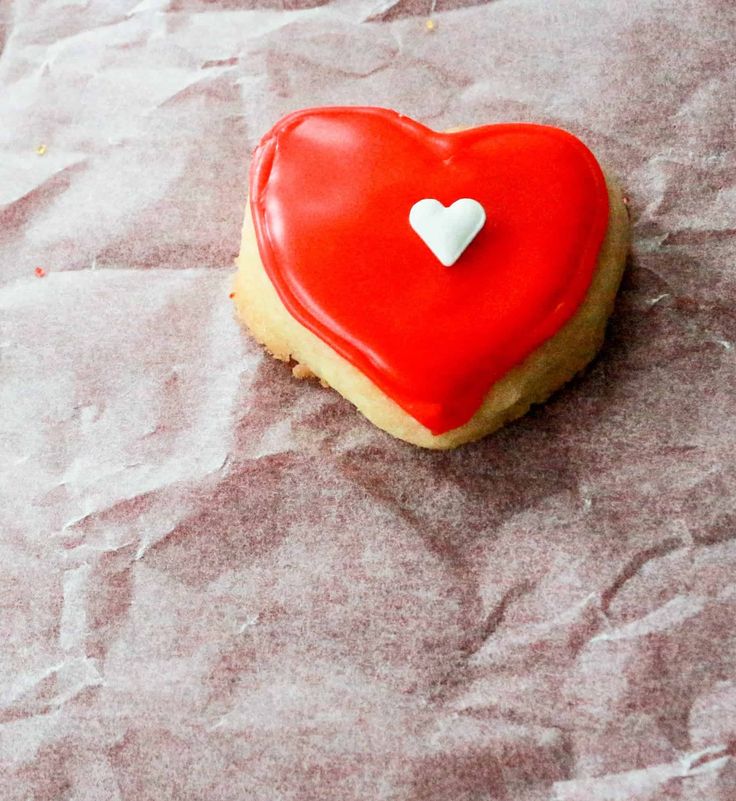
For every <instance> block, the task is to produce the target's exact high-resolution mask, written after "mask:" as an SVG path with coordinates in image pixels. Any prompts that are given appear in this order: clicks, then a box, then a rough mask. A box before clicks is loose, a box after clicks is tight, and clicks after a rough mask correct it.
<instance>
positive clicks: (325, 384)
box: [319, 378, 330, 389]
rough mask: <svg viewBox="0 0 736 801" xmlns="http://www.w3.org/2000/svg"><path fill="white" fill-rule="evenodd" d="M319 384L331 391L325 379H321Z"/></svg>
mask: <svg viewBox="0 0 736 801" xmlns="http://www.w3.org/2000/svg"><path fill="white" fill-rule="evenodd" d="M319 383H320V384H321V385H322V386H323V387H324V388H325V389H329V388H330V385H329V384H328V383H327V382H326V381H325V380H324V378H320V380H319Z"/></svg>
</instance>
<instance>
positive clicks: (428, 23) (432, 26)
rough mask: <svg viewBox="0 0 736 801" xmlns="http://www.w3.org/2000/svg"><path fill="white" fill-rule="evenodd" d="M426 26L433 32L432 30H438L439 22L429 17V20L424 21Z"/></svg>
mask: <svg viewBox="0 0 736 801" xmlns="http://www.w3.org/2000/svg"><path fill="white" fill-rule="evenodd" d="M424 27H425V28H426V29H427V30H428V31H430V32H431V31H436V30H437V23H436V22H435V21H434V20H433V19H432V18H431V17H430V18H429V19H428V20H427V21H426V22H425V23H424Z"/></svg>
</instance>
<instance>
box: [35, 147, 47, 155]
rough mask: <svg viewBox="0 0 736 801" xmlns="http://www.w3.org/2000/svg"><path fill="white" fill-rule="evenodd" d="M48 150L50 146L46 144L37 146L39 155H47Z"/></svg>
mask: <svg viewBox="0 0 736 801" xmlns="http://www.w3.org/2000/svg"><path fill="white" fill-rule="evenodd" d="M47 150H48V148H47V147H46V145H39V146H38V147H37V148H36V155H37V156H44V155H46V151H47Z"/></svg>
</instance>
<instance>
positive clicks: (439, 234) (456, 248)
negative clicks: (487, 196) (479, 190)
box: [409, 197, 486, 267]
mask: <svg viewBox="0 0 736 801" xmlns="http://www.w3.org/2000/svg"><path fill="white" fill-rule="evenodd" d="M485 221H486V213H485V211H484V209H483V206H481V205H480V203H478V201H477V200H472V199H471V198H468V197H464V198H461V199H460V200H456V201H455V202H454V203H453V204H452V206H443V205H442V204H441V203H440V202H439V200H435V199H434V198H424V200H419V201H417V202H416V203H415V204H414V205H413V206H412V207H411V211H410V212H409V225H411V227H412V228H413V229H414V230H415V231H416V232H417V234H419V236H420V238H421V240H422V241H423V242H424V244H425V245H426V246H427V247H428V248H429V249H430V250H431V251H432V253H434V255H435V256H436V257H437V258H438V259H439V260H440V262H442V264H444V265H445V267H450V266H451V265H453V264H454V263H455V262H456V261H457V260H458V259H459V258H460V255H461V254H462V252H463V251H464V250H465V248H466V247H467V246H468V245H469V244H470V243H471V242H472V241H473V239H475V236H476V234H477V233H478V231H480V229H481V228H482V227H483V225H484V223H485Z"/></svg>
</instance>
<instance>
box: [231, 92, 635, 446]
mask: <svg viewBox="0 0 736 801" xmlns="http://www.w3.org/2000/svg"><path fill="white" fill-rule="evenodd" d="M459 199H460V200H459ZM458 200H459V205H458ZM468 204H469V205H468ZM619 206H620V202H619V200H618V195H617V196H616V213H617V214H618V217H620V209H619V208H618V207H619ZM250 207H251V212H252V223H251V220H249V219H246V221H245V227H244V238H243V250H242V251H241V257H240V266H241V273H242V279H243V280H242V282H241V283H239V286H238V305H239V309H240V311H241V313H242V315H243V316H244V318H245V319H246V321H247V322H248V324H249V326H250V327H251V329H252V330H254V332H255V333H256V335H257V336H258V337H259V338H260V339H261V340H262V341H264V342H265V343H266V344H267V346H268V347H269V348H270V349H271V350H272V351H273V352H275V353H276V354H277V355H281V356H283V357H288V356H292V357H293V358H296V359H298V360H299V361H300V362H302V363H303V364H305V365H306V367H308V368H309V369H310V370H311V371H313V372H315V373H317V374H318V375H320V377H322V378H323V379H325V380H326V381H328V382H329V383H330V384H332V385H333V386H335V387H336V388H337V389H339V390H340V391H341V392H342V394H344V395H345V396H346V397H348V398H349V399H350V400H352V401H353V402H354V403H356V405H358V406H359V408H361V409H362V410H363V411H364V412H365V413H366V414H367V415H368V416H369V417H371V419H374V421H376V422H377V423H378V424H379V425H382V426H383V427H385V428H387V429H389V430H392V433H396V434H397V435H398V436H403V437H404V438H406V439H410V440H412V441H415V442H419V443H420V444H429V445H430V446H436V447H444V446H446V445H450V444H456V441H462V440H463V439H467V438H471V437H475V436H478V435H480V434H482V433H484V431H485V430H486V429H488V428H492V427H494V426H497V425H498V424H499V419H500V418H499V419H496V418H494V417H493V415H490V417H489V416H488V413H487V410H486V412H484V411H483V409H484V408H485V406H487V404H488V402H489V401H488V399H489V398H490V396H491V395H492V394H494V393H492V392H491V390H492V388H493V389H494V391H495V390H498V391H496V392H495V394H496V396H498V392H500V391H501V390H503V392H505V391H506V389H507V388H505V387H504V385H503V382H502V379H504V378H505V377H506V376H508V375H509V373H510V371H512V370H513V369H514V368H515V367H518V366H520V365H522V363H526V362H525V360H529V359H530V358H531V357H532V356H533V355H534V354H535V353H536V352H537V351H539V349H540V348H541V347H542V346H543V345H544V344H545V343H546V342H548V341H549V340H550V339H554V338H555V336H556V335H557V334H558V333H559V332H561V330H562V329H563V327H564V326H565V324H566V323H568V322H569V321H570V320H571V318H573V317H574V316H575V315H576V312H579V311H580V309H581V307H582V305H583V302H584V300H585V299H586V295H588V294H589V291H590V290H591V287H592V282H593V278H594V276H595V275H596V271H597V270H598V267H599V266H600V264H599V262H600V259H599V256H600V255H601V252H602V251H601V246H602V243H603V241H604V236H605V234H606V230H607V227H608V226H609V192H608V189H607V185H606V180H605V178H604V175H603V173H602V171H601V169H600V167H599V165H598V163H597V162H596V160H595V158H594V157H593V155H592V154H591V152H590V151H589V150H588V149H587V148H586V147H585V145H583V144H582V143H581V142H580V141H579V140H578V139H576V138H575V137H574V136H572V135H571V134H569V133H566V132H565V131H562V130H560V129H557V128H550V127H546V126H539V125H528V124H503V125H489V126H485V127H482V128H475V129H468V130H462V131H458V132H453V133H438V132H435V131H432V130H430V129H428V128H426V127H424V126H422V125H420V124H419V123H417V122H415V121H413V120H411V119H409V118H407V117H405V116H402V115H400V114H397V113H396V112H393V111H389V110H386V109H374V108H324V109H307V110H304V111H300V112H296V113H294V114H291V115H289V116H287V117H285V118H284V119H282V120H281V121H280V122H279V123H277V124H276V125H275V126H274V128H273V129H272V130H271V131H270V132H269V133H267V134H266V135H265V136H264V138H263V139H262V141H261V143H260V144H259V145H258V147H257V149H256V151H255V154H254V158H253V163H252V168H251V180H250ZM456 209H457V211H455V210H456ZM478 209H480V212H481V213H478ZM481 214H482V218H481ZM448 215H449V216H448ZM618 217H617V219H618ZM624 217H625V215H624ZM433 220H434V224H433ZM621 227H622V230H623V229H625V224H624V223H621ZM417 234H419V235H417ZM624 240H625V236H624V235H623V234H622V235H621V236H618V238H617V240H616V241H617V243H618V244H617V247H616V248H615V253H612V255H611V259H610V261H611V263H612V264H613V263H614V262H615V270H614V268H613V267H612V268H611V271H610V272H611V275H613V273H614V272H615V273H616V276H620V268H621V264H622V263H623V255H624V253H625V247H624V245H623V244H622V243H623V242H624ZM445 264H452V265H453V266H452V267H451V268H450V269H448V268H447V267H445V266H443V265H445ZM617 283H618V277H615V280H613V279H612V280H611V281H609V284H611V285H612V286H613V289H612V292H611V291H609V292H607V294H606V297H605V298H604V299H603V300H601V301H600V304H599V305H600V314H599V315H598V317H596V318H595V320H593V321H590V320H589V321H588V323H587V325H588V327H589V328H590V332H589V334H584V335H582V339H581V337H580V336H578V337H577V340H580V341H582V340H586V341H588V340H589V341H590V343H593V344H591V345H590V347H588V346H587V345H586V346H585V347H583V348H582V350H584V351H585V358H584V359H582V356H578V357H576V358H574V359H573V358H569V359H567V361H565V364H564V365H562V366H560V367H559V369H558V368H554V369H552V368H551V367H550V365H549V364H548V372H550V375H551V378H550V380H549V381H547V383H546V384H544V385H541V384H540V385H538V386H537V385H535V387H534V391H531V390H530V391H529V392H526V390H525V391H524V392H522V391H521V390H520V391H519V393H518V397H516V398H513V397H511V396H509V397H508V398H506V400H504V401H503V403H504V404H505V411H504V412H503V414H502V415H501V417H503V419H500V422H503V421H504V420H505V419H508V418H509V417H511V416H516V415H518V413H521V412H523V411H525V410H526V408H527V407H528V405H529V403H530V402H535V401H537V400H541V399H543V398H542V397H541V396H544V397H546V395H544V393H545V392H546V394H549V392H550V391H552V389H554V388H555V387H556V386H558V385H559V384H560V383H562V382H563V381H564V380H567V379H568V378H569V377H570V375H569V374H568V373H569V372H570V370H573V371H574V369H580V367H582V366H583V364H584V363H585V361H587V360H588V359H589V358H590V357H591V355H592V352H594V351H595V349H596V347H597V345H598V344H599V340H600V333H601V332H602V324H603V323H604V322H605V318H606V317H607V315H608V313H609V311H610V305H611V304H610V300H611V299H612V295H613V293H615V288H616V285H617ZM256 286H259V287H261V288H262V289H263V293H262V294H261V295H260V296H258V290H257V288H256ZM269 292H270V293H271V294H272V295H273V298H271V295H268V293H269ZM264 293H265V294H264ZM266 295H268V297H266ZM284 314H285V315H286V316H283V315H284ZM578 316H579V315H578ZM599 318H600V319H599ZM601 320H602V322H601ZM593 323H595V324H593ZM577 340H576V341H577ZM578 349H579V350H580V348H578ZM581 352H582V351H581ZM581 360H582V363H580V362H581ZM553 361H554V360H553ZM563 361H564V360H563ZM556 363H557V362H555V364H556ZM550 364H551V363H550ZM342 368H344V369H342ZM341 369H342V372H340V370H341ZM348 373H349V374H350V379H349V380H348V377H347V376H348ZM563 373H564V375H563ZM527 389H529V388H527ZM503 392H501V394H503ZM525 392H526V394H525ZM507 394H508V393H507ZM527 395H528V398H527ZM376 399H380V400H381V402H383V401H385V403H386V406H385V408H384V409H381V410H376V404H377V403H378V401H377V400H376ZM374 400H376V403H374ZM500 402H501V401H500V400H499V397H496V400H494V403H496V405H498V403H500ZM524 403H526V406H524ZM397 407H398V408H397ZM511 407H513V409H514V411H513V414H512V413H511V411H509V410H510V409H511ZM522 407H523V408H522ZM519 410H520V411H519ZM494 414H495V413H494ZM392 415H393V417H392ZM401 415H403V417H402V416H401ZM478 415H481V417H482V418H483V419H482V420H479V419H476V418H478ZM484 415H485V416H484ZM504 415H505V416H504ZM486 417H487V418H488V419H486ZM496 417H498V415H496ZM389 418H391V419H394V418H395V419H396V420H399V419H401V426H398V424H397V425H393V423H390V422H387V420H389ZM492 418H493V419H492ZM491 423H493V425H491ZM399 428H400V430H399ZM466 430H467V432H468V436H465V434H464V433H463V432H464V431H466ZM456 431H460V432H461V433H460V434H459V435H458V436H455V435H454V434H452V435H449V433H448V432H456Z"/></svg>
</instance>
